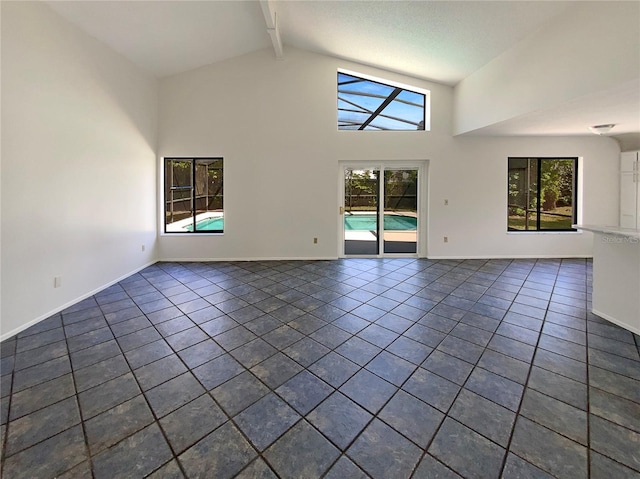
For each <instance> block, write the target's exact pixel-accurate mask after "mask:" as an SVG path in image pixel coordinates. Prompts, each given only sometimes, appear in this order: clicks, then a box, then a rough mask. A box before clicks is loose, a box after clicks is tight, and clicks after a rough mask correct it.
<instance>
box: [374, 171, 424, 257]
mask: <svg viewBox="0 0 640 479" xmlns="http://www.w3.org/2000/svg"><path fill="white" fill-rule="evenodd" d="M382 192H383V193H382V194H383V195H384V196H383V197H384V216H383V218H384V223H383V234H382V239H383V242H384V244H383V251H384V252H385V253H417V252H418V170H417V169H414V170H405V169H403V170H391V169H389V170H385V172H384V188H383V189H382Z"/></svg>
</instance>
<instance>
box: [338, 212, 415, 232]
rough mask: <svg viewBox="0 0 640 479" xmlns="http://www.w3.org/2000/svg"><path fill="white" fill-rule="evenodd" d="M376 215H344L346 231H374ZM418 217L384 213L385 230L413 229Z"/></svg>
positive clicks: (375, 228)
mask: <svg viewBox="0 0 640 479" xmlns="http://www.w3.org/2000/svg"><path fill="white" fill-rule="evenodd" d="M377 220H378V215H375V214H370V215H345V217H344V229H345V230H346V231H376V230H377V229H378V228H377ZM417 225H418V218H414V217H413V216H402V215H384V229H385V231H415V230H416V228H417Z"/></svg>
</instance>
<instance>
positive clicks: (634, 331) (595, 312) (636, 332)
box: [591, 309, 640, 336]
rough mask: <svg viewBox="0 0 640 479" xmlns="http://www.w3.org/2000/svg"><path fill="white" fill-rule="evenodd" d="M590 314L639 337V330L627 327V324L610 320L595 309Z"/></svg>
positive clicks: (609, 317) (606, 315)
mask: <svg viewBox="0 0 640 479" xmlns="http://www.w3.org/2000/svg"><path fill="white" fill-rule="evenodd" d="M591 312H592V313H593V314H595V315H597V316H600V317H601V318H602V319H606V320H607V321H609V322H611V323H613V324H616V325H618V326H620V327H621V328H624V329H626V330H627V331H631V332H632V333H635V334H637V335H638V336H640V328H634V327H633V326H629V325H628V324H625V323H623V322H622V321H619V320H617V319H615V318H612V317H611V316H609V315H608V314H604V313H601V312H600V311H598V310H597V309H592V310H591Z"/></svg>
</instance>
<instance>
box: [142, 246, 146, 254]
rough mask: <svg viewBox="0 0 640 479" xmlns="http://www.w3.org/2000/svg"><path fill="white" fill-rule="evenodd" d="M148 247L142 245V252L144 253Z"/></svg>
mask: <svg viewBox="0 0 640 479" xmlns="http://www.w3.org/2000/svg"><path fill="white" fill-rule="evenodd" d="M145 249H146V247H145V246H144V245H142V252H143V253H144V250H145Z"/></svg>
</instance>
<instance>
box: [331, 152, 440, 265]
mask: <svg viewBox="0 0 640 479" xmlns="http://www.w3.org/2000/svg"><path fill="white" fill-rule="evenodd" d="M338 166H339V168H338V170H339V172H338V208H337V210H338V257H340V258H402V257H405V258H417V257H424V256H426V251H427V248H426V243H427V228H426V225H427V179H428V166H429V162H428V161H427V160H422V161H415V160H413V161H399V160H390V161H339V162H338ZM365 169H369V170H374V169H375V170H378V171H379V177H380V181H379V182H378V200H379V201H382V202H383V204H382V205H379V206H378V223H380V220H381V216H382V215H383V214H384V183H385V181H384V172H385V171H387V170H392V171H393V170H405V169H406V170H418V191H417V203H418V221H417V226H416V230H417V244H416V252H415V253H384V225H383V224H379V225H378V229H379V235H380V237H379V238H378V254H375V255H347V254H345V231H344V211H345V172H346V170H365Z"/></svg>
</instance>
